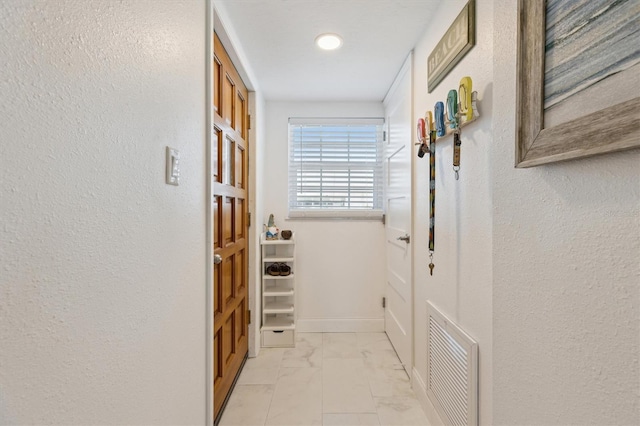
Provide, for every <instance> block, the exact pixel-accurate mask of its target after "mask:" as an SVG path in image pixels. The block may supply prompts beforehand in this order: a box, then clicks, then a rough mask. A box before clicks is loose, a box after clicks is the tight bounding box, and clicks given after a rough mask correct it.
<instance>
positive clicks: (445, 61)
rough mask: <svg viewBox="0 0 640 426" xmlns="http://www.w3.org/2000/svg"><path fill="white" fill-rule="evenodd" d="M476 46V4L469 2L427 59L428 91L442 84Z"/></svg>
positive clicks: (472, 1)
mask: <svg viewBox="0 0 640 426" xmlns="http://www.w3.org/2000/svg"><path fill="white" fill-rule="evenodd" d="M475 44H476V2H475V0H469V2H468V3H467V4H466V5H465V6H464V8H462V11H460V13H459V14H458V16H457V17H456V19H455V20H454V21H453V23H452V24H451V26H450V27H449V29H447V32H446V33H444V36H442V38H441V39H440V41H439V42H438V44H437V45H436V47H435V48H434V49H433V51H432V52H431V54H430V55H429V58H428V59H427V90H428V92H429V93H431V92H432V91H433V89H435V88H436V86H437V85H438V84H440V82H441V81H442V79H443V78H445V77H446V76H447V74H449V72H450V71H451V70H452V69H453V67H455V66H456V64H457V63H458V62H460V60H461V59H462V58H463V57H464V55H466V54H467V52H468V51H469V50H471V48H472V47H473V46H474V45H475Z"/></svg>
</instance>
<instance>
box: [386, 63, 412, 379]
mask: <svg viewBox="0 0 640 426" xmlns="http://www.w3.org/2000/svg"><path fill="white" fill-rule="evenodd" d="M384 106H385V116H386V124H387V126H388V127H387V135H388V137H387V141H386V147H385V148H386V149H385V162H386V164H385V201H386V206H385V213H386V221H385V223H386V225H385V231H386V237H387V238H386V240H387V242H386V245H387V285H386V288H385V297H386V299H387V303H386V307H385V316H384V318H385V321H384V324H385V331H386V332H387V335H388V336H389V340H390V341H391V343H392V344H393V347H394V349H395V350H396V353H397V354H398V358H400V361H401V362H402V365H403V366H404V368H405V370H406V371H407V374H408V375H409V377H411V367H412V361H411V352H412V349H411V344H412V339H413V335H412V330H411V327H412V321H411V318H412V312H413V309H412V304H413V297H412V291H411V236H410V233H411V152H412V145H411V135H412V132H411V129H412V128H413V126H412V125H411V56H409V58H407V60H406V61H405V63H404V65H403V66H402V69H401V70H400V72H399V73H398V77H397V78H396V81H395V82H394V84H393V86H392V88H391V90H390V91H389V94H388V95H387V98H386V99H385V101H384Z"/></svg>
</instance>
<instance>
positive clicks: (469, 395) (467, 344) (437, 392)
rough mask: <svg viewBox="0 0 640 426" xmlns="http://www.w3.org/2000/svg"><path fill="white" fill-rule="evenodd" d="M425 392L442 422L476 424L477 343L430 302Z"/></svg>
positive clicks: (428, 308)
mask: <svg viewBox="0 0 640 426" xmlns="http://www.w3.org/2000/svg"><path fill="white" fill-rule="evenodd" d="M427 395H428V396H429V399H430V400H431V403H432V404H433V406H434V407H435V408H436V410H438V413H439V414H440V417H441V418H442V421H443V422H445V423H446V424H448V425H455V426H458V425H471V426H476V425H477V424H478V344H477V343H476V342H475V341H474V340H473V339H471V338H470V337H469V336H468V335H467V334H466V333H465V332H464V331H462V330H461V329H460V328H459V327H458V326H456V325H455V324H454V323H452V322H451V321H450V320H449V319H448V318H447V317H445V316H444V315H442V313H441V312H440V311H438V310H437V309H436V308H435V307H434V306H433V305H432V304H431V303H430V302H427Z"/></svg>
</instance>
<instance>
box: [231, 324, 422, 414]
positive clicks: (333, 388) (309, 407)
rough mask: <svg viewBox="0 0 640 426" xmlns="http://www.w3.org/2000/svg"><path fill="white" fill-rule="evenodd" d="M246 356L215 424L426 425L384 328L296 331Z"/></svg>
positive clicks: (420, 408) (418, 403)
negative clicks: (290, 343) (280, 344)
mask: <svg viewBox="0 0 640 426" xmlns="http://www.w3.org/2000/svg"><path fill="white" fill-rule="evenodd" d="M296 340H297V341H296V347H295V348H289V349H285V348H277V349H265V348H263V349H261V350H260V354H259V355H258V357H256V358H250V359H248V360H247V363H246V364H245V367H244V369H243V371H242V373H241V375H240V377H239V379H238V383H237V384H236V387H235V389H234V390H233V393H232V394H231V398H230V399H229V403H228V404H227V407H226V409H225V411H224V413H223V415H222V418H221V420H220V425H219V426H257V425H260V426H316V425H317V426H371V425H375V426H414V425H415V426H425V425H428V422H427V418H426V416H425V414H424V412H423V410H422V407H421V406H420V402H419V401H418V400H417V399H416V397H415V395H414V393H413V390H412V389H411V386H410V384H409V377H408V376H407V374H406V373H405V371H404V369H403V368H402V366H401V365H400V361H399V360H398V357H397V355H396V353H395V351H394V350H393V347H392V346H391V343H390V342H389V340H388V338H387V336H386V334H385V333H297V339H296Z"/></svg>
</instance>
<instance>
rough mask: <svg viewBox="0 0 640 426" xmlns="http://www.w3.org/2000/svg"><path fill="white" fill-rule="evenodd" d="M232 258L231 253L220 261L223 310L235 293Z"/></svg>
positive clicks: (233, 256) (233, 257)
mask: <svg viewBox="0 0 640 426" xmlns="http://www.w3.org/2000/svg"><path fill="white" fill-rule="evenodd" d="M234 259H235V255H232V256H229V257H227V258H226V259H224V260H223V261H222V265H223V266H222V303H223V306H224V309H225V310H226V307H227V306H228V305H230V304H231V302H232V301H233V298H235V295H236V289H235V280H236V268H235V262H234Z"/></svg>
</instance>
